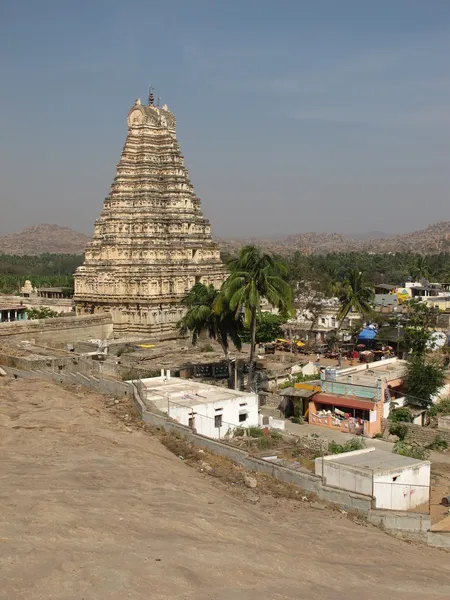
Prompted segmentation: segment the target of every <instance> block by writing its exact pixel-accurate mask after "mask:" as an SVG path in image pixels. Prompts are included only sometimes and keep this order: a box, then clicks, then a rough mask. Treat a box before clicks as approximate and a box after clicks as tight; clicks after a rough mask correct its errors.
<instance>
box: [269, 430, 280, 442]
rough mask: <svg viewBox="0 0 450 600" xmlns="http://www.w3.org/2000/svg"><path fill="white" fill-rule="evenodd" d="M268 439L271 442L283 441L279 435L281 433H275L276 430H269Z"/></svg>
mask: <svg viewBox="0 0 450 600" xmlns="http://www.w3.org/2000/svg"><path fill="white" fill-rule="evenodd" d="M270 437H271V438H272V439H273V440H278V441H280V440H282V439H283V436H282V435H281V433H280V432H279V431H276V429H271V430H270Z"/></svg>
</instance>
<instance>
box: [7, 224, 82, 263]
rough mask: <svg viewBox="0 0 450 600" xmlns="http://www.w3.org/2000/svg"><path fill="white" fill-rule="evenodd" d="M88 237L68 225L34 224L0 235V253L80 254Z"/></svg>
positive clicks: (30, 254)
mask: <svg viewBox="0 0 450 600" xmlns="http://www.w3.org/2000/svg"><path fill="white" fill-rule="evenodd" d="M89 242H90V238H89V237H88V236H87V235H84V234H83V233H78V231H74V230H73V229H70V228H69V227H60V226H59V225H48V224H46V223H43V224H42V225H36V226H35V227H28V228H27V229H24V230H23V231H21V232H20V233H11V234H10V235H4V236H0V253H1V254H19V255H24V254H25V255H29V256H32V255H35V254H43V253H46V252H49V253H51V254H82V253H83V252H84V249H85V248H86V245H87V244H88V243H89Z"/></svg>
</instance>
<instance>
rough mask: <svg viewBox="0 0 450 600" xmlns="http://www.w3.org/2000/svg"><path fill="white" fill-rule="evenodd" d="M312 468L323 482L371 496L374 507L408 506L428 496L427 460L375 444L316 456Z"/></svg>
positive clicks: (406, 508) (428, 466)
mask: <svg viewBox="0 0 450 600" xmlns="http://www.w3.org/2000/svg"><path fill="white" fill-rule="evenodd" d="M315 472H316V475H321V476H323V477H324V479H325V482H326V484H327V485H330V486H334V487H337V488H340V489H343V490H348V491H351V492H357V493H359V494H365V495H367V496H372V497H373V498H374V499H375V508H383V509H387V510H410V509H412V508H414V507H416V506H419V505H421V504H426V503H428V502H429V498H430V461H428V460H416V459H414V458H409V457H407V456H401V455H400V454H394V453H393V452H385V451H384V450H378V449H377V448H364V449H363V450H355V451H353V452H345V453H343V454H333V455H331V456H325V457H324V458H323V459H322V458H316V460H315Z"/></svg>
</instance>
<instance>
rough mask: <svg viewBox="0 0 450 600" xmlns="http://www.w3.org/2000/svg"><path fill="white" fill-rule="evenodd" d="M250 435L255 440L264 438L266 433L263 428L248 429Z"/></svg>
mask: <svg viewBox="0 0 450 600" xmlns="http://www.w3.org/2000/svg"><path fill="white" fill-rule="evenodd" d="M247 432H248V435H249V436H250V437H253V438H260V437H264V431H263V430H262V429H261V427H249V428H248V429H247Z"/></svg>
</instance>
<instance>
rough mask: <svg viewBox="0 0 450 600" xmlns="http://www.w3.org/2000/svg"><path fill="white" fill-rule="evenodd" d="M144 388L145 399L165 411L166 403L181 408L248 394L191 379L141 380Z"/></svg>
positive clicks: (153, 378)
mask: <svg viewBox="0 0 450 600" xmlns="http://www.w3.org/2000/svg"><path fill="white" fill-rule="evenodd" d="M141 382H142V384H143V385H144V386H145V388H146V399H147V400H148V401H149V402H152V403H153V404H154V405H155V406H156V407H157V408H158V409H159V410H163V411H167V402H168V401H169V402H173V403H174V404H178V405H181V406H187V407H192V406H198V405H199V404H209V403H217V402H225V401H227V400H232V399H234V398H237V397H242V398H245V397H248V396H249V392H240V391H238V390H230V389H227V388H223V387H219V386H216V385H210V384H208V383H200V382H199V381H195V380H192V379H183V378H181V377H171V378H170V379H169V380H166V379H164V378H161V377H150V378H148V379H141Z"/></svg>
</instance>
